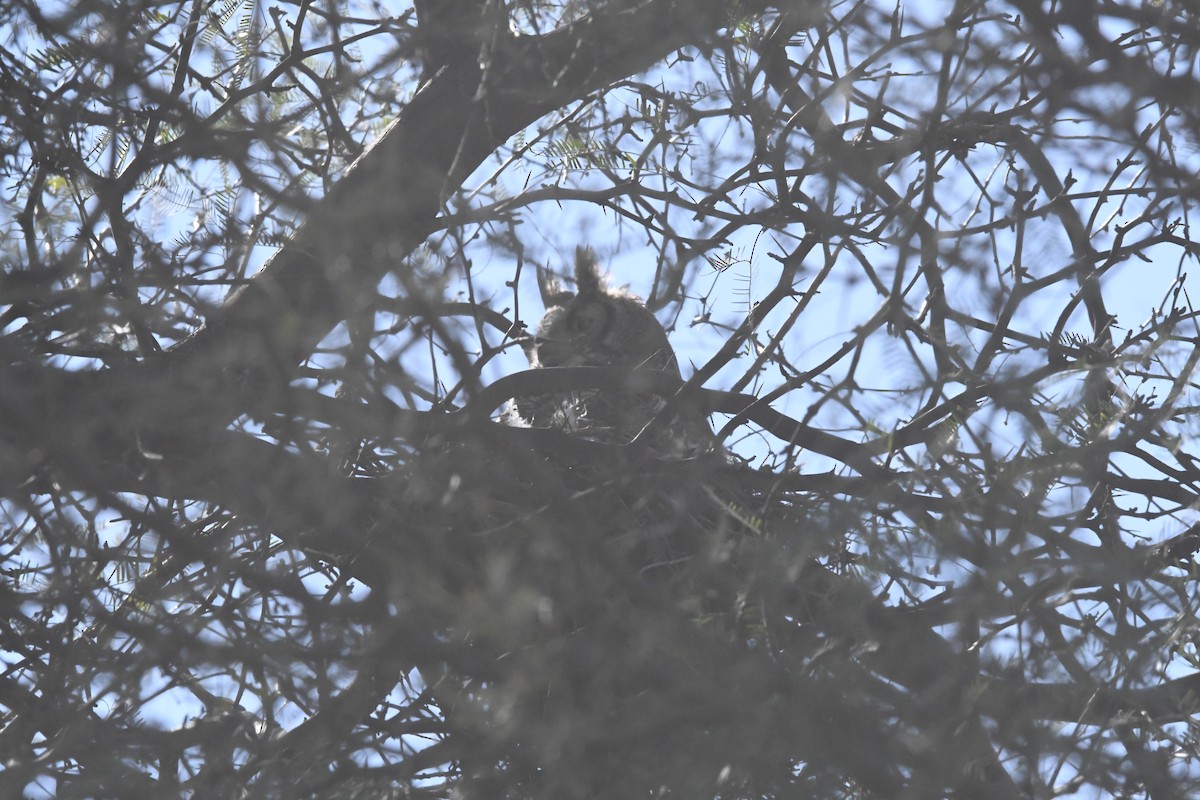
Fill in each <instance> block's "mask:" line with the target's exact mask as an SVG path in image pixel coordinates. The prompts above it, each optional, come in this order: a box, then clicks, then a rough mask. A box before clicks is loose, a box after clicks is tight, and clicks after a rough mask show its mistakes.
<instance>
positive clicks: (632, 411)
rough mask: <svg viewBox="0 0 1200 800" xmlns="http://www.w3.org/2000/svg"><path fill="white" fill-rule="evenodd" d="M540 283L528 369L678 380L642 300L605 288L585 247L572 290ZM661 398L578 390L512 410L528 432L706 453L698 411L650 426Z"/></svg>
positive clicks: (705, 427)
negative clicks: (610, 371)
mask: <svg viewBox="0 0 1200 800" xmlns="http://www.w3.org/2000/svg"><path fill="white" fill-rule="evenodd" d="M539 285H540V287H541V289H542V299H543V301H544V302H545V304H546V313H545V316H543V317H542V321H541V322H540V323H539V324H538V327H537V334H536V335H535V337H534V339H533V342H532V343H531V344H530V345H529V346H528V348H527V350H526V355H527V356H528V357H529V366H530V367H532V368H539V367H615V368H618V369H627V370H629V371H630V372H631V373H632V372H633V371H634V370H650V371H656V372H663V373H666V374H667V375H669V376H671V377H674V378H679V377H680V374H679V364H678V362H677V361H676V360H675V352H674V351H673V350H672V349H671V343H670V342H668V341H667V333H666V331H664V330H663V327H662V325H660V324H659V322H658V320H657V319H655V318H654V314H652V313H651V312H650V310H649V309H648V308H646V306H645V304H643V303H642V301H641V299H639V298H638V297H636V296H635V295H633V294H631V293H629V292H627V291H624V290H619V289H611V288H608V287H607V286H606V285H605V281H604V277H603V276H602V275H601V274H600V270H599V267H598V266H597V263H596V255H595V253H594V252H593V251H592V250H591V249H590V248H582V247H581V248H578V249H576V251H575V288H576V291H575V292H574V293H571V292H567V291H563V290H562V288H561V287H559V286H557V285H553V284H551V285H547V284H546V282H544V281H542V280H541V279H540V276H539ZM667 401H668V398H667V397H664V396H661V395H658V394H654V393H648V392H644V391H612V390H604V389H581V390H578V391H572V392H567V393H557V394H542V395H529V396H524V397H518V398H515V400H514V410H515V412H516V415H517V416H518V417H519V418H520V420H521V421H522V422H523V423H524V424H527V425H530V426H533V427H539V428H560V429H562V430H564V431H568V432H571V433H577V434H579V435H581V436H584V437H586V438H588V439H591V440H594V441H602V442H608V443H613V444H629V443H630V442H632V441H634V440H635V439H636V440H638V441H639V442H641V443H645V444H646V445H647V446H649V448H650V449H651V452H653V453H655V454H656V455H659V456H662V457H666V458H685V457H688V456H692V455H696V454H698V453H700V452H703V451H705V450H708V449H711V448H712V447H713V434H712V429H711V428H710V427H709V424H708V420H707V418H705V417H704V416H703V415H702V414H700V413H699V412H697V411H694V410H691V411H689V410H687V409H685V410H681V411H678V412H674V413H672V416H671V418H670V419H664V420H657V421H656V423H655V424H654V425H653V426H651V425H650V422H651V421H652V420H655V417H656V416H657V415H658V414H659V412H661V411H662V410H663V409H664V408H665V407H666V406H667ZM643 433H645V435H643Z"/></svg>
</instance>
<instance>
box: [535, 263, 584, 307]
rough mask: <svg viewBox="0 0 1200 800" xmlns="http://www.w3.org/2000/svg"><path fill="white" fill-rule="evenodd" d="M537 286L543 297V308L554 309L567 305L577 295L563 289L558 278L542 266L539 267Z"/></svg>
mask: <svg viewBox="0 0 1200 800" xmlns="http://www.w3.org/2000/svg"><path fill="white" fill-rule="evenodd" d="M537 284H538V292H540V293H541V295H542V307H543V308H553V307H554V306H561V305H565V304H566V303H567V302H568V301H570V299H571V298H572V297H574V296H575V295H574V294H572V293H571V292H568V291H567V290H565V289H563V286H562V284H561V283H559V282H558V278H556V277H554V275H553V274H552V273H551V272H550V270H548V269H545V268H544V267H543V266H542V265H541V264H538V265H537Z"/></svg>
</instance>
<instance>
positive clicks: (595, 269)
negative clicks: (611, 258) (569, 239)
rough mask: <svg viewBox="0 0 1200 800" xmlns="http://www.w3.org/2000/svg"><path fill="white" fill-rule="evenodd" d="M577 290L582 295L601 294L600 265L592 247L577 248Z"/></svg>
mask: <svg viewBox="0 0 1200 800" xmlns="http://www.w3.org/2000/svg"><path fill="white" fill-rule="evenodd" d="M575 288H576V289H578V290H579V293H580V294H600V292H601V291H602V289H601V277H600V264H599V262H598V261H597V260H596V251H595V250H593V249H592V248H590V247H583V246H580V247H576V248H575Z"/></svg>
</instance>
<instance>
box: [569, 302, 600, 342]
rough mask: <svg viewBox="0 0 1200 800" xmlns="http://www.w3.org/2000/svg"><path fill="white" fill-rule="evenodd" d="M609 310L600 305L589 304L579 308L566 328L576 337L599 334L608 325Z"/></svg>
mask: <svg viewBox="0 0 1200 800" xmlns="http://www.w3.org/2000/svg"><path fill="white" fill-rule="evenodd" d="M608 317H609V309H608V307H607V306H604V305H601V304H600V303H589V304H588V305H586V306H583V307H581V308H580V309H579V310H577V311H576V312H575V313H574V314H572V315H571V317H570V319H568V320H567V327H568V328H570V330H571V333H573V334H576V335H581V334H588V335H595V334H598V333H600V332H601V331H602V330H603V329H604V328H605V326H607V324H608Z"/></svg>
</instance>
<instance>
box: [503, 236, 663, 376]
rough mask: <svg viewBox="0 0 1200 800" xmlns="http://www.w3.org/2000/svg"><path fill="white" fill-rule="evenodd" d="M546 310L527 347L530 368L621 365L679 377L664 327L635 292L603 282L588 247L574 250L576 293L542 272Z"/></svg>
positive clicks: (593, 254) (594, 255)
mask: <svg viewBox="0 0 1200 800" xmlns="http://www.w3.org/2000/svg"><path fill="white" fill-rule="evenodd" d="M538 286H539V288H540V289H541V290H542V300H543V302H544V303H545V304H546V314H545V316H544V317H542V321H541V323H539V324H538V327H537V333H536V335H535V337H534V340H533V343H532V345H531V346H530V347H529V349H528V351H527V355H528V357H529V365H530V366H531V367H619V368H624V369H631V370H634V369H650V370H658V371H662V372H667V373H670V374H672V375H675V376H678V375H679V365H678V363H677V362H676V360H675V353H674V351H672V350H671V344H670V342H668V341H667V334H666V331H664V330H663V327H662V325H660V324H659V322H658V320H657V319H655V317H654V314H653V313H651V312H650V310H649V309H648V308H646V306H645V305H644V304H643V303H642V301H641V299H640V298H638V297H636V296H635V295H633V294H631V293H629V292H627V291H624V290H620V289H611V288H609V287H608V286H606V285H605V281H604V277H603V276H602V275H601V273H600V269H599V266H598V265H597V263H596V254H595V253H594V252H593V251H592V249H591V248H588V247H579V248H576V250H575V292H573V293H572V292H568V291H564V290H563V288H562V287H561V286H559V285H558V284H557V283H556V282H553V281H548V280H545V278H544V276H543V275H542V274H541V273H539V274H538Z"/></svg>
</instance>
